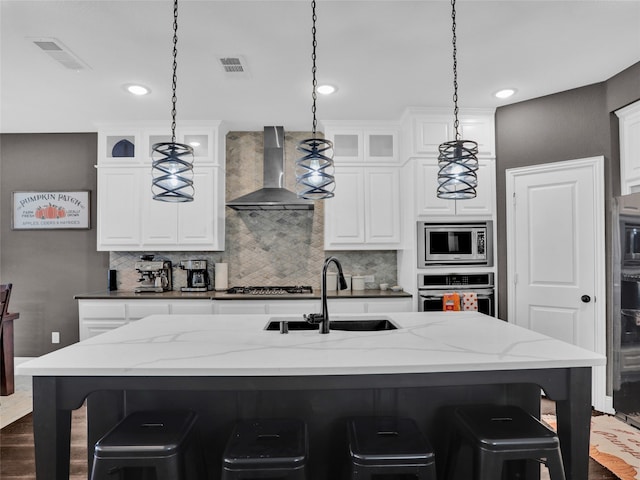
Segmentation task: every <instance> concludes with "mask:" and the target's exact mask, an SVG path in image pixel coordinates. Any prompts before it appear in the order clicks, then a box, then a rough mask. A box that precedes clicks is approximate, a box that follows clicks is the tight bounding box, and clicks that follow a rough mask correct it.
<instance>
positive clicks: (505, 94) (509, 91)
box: [493, 88, 516, 98]
mask: <svg viewBox="0 0 640 480" xmlns="http://www.w3.org/2000/svg"><path fill="white" fill-rule="evenodd" d="M514 93H516V89H515V88H503V89H502V90H498V91H497V92H496V93H494V94H493V95H494V96H496V97H497V98H509V97H510V96H512V95H513V94H514Z"/></svg>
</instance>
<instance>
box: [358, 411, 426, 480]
mask: <svg viewBox="0 0 640 480" xmlns="http://www.w3.org/2000/svg"><path fill="white" fill-rule="evenodd" d="M347 437H348V441H349V456H350V460H351V479H352V480H370V479H375V478H380V477H381V476H384V478H390V477H392V476H401V477H402V478H415V479H419V480H436V466H435V456H434V453H433V449H432V448H431V446H430V445H429V442H428V441H427V439H426V438H425V437H424V435H422V432H421V431H420V429H419V428H418V425H417V424H416V423H415V422H414V421H413V420H412V419H410V418H401V417H355V418H351V419H349V420H348V422H347Z"/></svg>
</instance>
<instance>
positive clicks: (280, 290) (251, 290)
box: [227, 285, 313, 295]
mask: <svg viewBox="0 0 640 480" xmlns="http://www.w3.org/2000/svg"><path fill="white" fill-rule="evenodd" d="M227 293H231V294H239V295H290V294H293V295H300V294H311V293H313V288H311V287H309V286H307V285H296V286H290V287H288V286H285V287H281V286H260V287H255V286H252V287H231V288H229V289H227Z"/></svg>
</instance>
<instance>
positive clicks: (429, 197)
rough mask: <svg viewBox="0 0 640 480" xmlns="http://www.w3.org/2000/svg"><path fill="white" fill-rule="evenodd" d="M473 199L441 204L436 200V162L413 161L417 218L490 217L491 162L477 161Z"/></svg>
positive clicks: (492, 189)
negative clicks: (476, 180) (474, 195)
mask: <svg viewBox="0 0 640 480" xmlns="http://www.w3.org/2000/svg"><path fill="white" fill-rule="evenodd" d="M478 163H479V165H478V170H477V172H476V175H477V178H478V186H477V188H476V198H471V199H466V200H445V199H442V198H438V195H437V190H438V160H437V159H433V158H429V159H418V160H416V163H415V167H416V172H415V173H416V175H415V178H416V201H417V214H418V216H459V215H460V216H461V215H465V216H484V217H491V215H492V214H493V213H494V210H495V209H494V203H495V161H494V160H490V159H487V160H485V159H480V160H478Z"/></svg>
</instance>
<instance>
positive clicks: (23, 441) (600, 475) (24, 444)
mask: <svg viewBox="0 0 640 480" xmlns="http://www.w3.org/2000/svg"><path fill="white" fill-rule="evenodd" d="M551 408H552V407H551V406H550V405H546V406H545V404H544V403H543V411H545V410H546V411H547V412H549V411H550V409H551ZM86 429H87V419H86V410H85V409H84V408H80V409H78V410H76V411H75V412H73V416H72V428H71V467H70V468H71V475H70V477H69V479H70V480H86V479H87V466H86V455H87V448H86ZM0 460H1V461H0V478H1V479H2V480H35V478H36V475H35V465H34V447H33V421H32V418H31V414H28V415H26V416H25V417H23V418H22V419H20V420H18V421H17V422H14V423H12V424H10V425H8V426H7V427H5V428H3V429H2V430H0ZM548 478H549V477H548V475H547V474H546V469H545V468H542V475H541V480H548ZM616 479H618V477H617V476H615V475H614V474H613V473H611V472H610V471H609V470H607V469H606V468H604V467H603V466H601V465H600V464H599V463H597V462H596V461H595V460H592V459H589V480H616Z"/></svg>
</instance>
